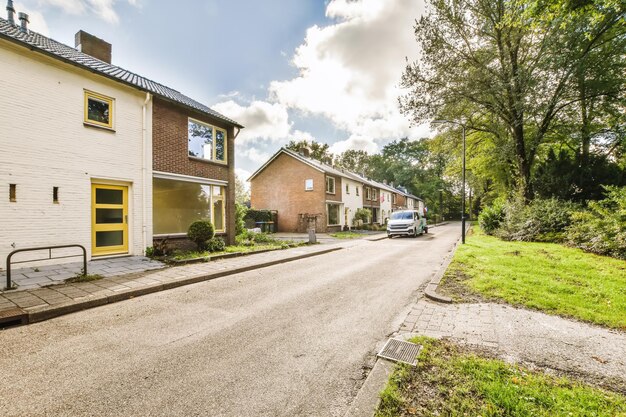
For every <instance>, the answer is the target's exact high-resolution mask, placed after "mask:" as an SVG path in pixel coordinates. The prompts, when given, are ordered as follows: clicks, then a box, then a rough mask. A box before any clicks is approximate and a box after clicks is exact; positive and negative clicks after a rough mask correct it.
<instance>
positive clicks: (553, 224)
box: [496, 198, 578, 242]
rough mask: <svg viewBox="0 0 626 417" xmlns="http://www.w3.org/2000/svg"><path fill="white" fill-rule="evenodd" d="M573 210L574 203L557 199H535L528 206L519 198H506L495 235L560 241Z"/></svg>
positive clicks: (528, 239)
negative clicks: (507, 200) (501, 217)
mask: <svg viewBox="0 0 626 417" xmlns="http://www.w3.org/2000/svg"><path fill="white" fill-rule="evenodd" d="M576 209H578V206H577V205H575V204H574V203H571V202H569V201H562V200H558V199H556V198H549V199H539V198H538V199H535V200H533V201H532V202H531V203H530V204H528V205H525V204H524V203H523V202H522V201H521V200H513V201H509V202H508V203H507V204H506V205H505V207H504V219H503V221H501V223H500V229H499V230H498V231H497V232H496V235H498V236H500V237H501V238H502V239H504V240H517V241H524V242H531V241H533V242H563V241H564V240H565V229H566V228H567V226H569V225H570V224H571V222H572V214H573V213H574V211H576Z"/></svg>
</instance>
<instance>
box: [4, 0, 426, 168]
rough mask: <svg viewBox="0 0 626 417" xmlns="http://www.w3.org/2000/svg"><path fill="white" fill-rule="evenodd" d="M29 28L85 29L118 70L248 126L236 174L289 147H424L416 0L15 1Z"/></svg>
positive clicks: (61, 34)
mask: <svg viewBox="0 0 626 417" xmlns="http://www.w3.org/2000/svg"><path fill="white" fill-rule="evenodd" d="M14 5H15V8H16V10H17V11H25V12H27V13H29V15H30V19H31V25H30V27H31V29H33V30H35V31H38V32H40V33H43V34H45V35H47V36H50V37H52V38H53V39H56V40H57V41H60V42H63V43H66V44H68V45H70V46H73V45H74V34H75V33H76V32H77V31H78V30H80V29H82V30H85V31H86V32H89V33H91V34H93V35H95V36H98V37H100V38H102V39H104V40H106V41H107V42H110V43H111V44H112V45H113V59H112V60H113V63H114V64H115V65H119V66H121V67H123V68H126V69H129V70H131V71H134V72H137V73H139V74H141V75H143V76H145V77H148V78H151V79H153V80H155V81H157V82H160V83H162V84H165V85H167V86H169V87H171V88H174V89H177V90H179V91H181V92H183V93H185V94H186V95H188V96H190V97H192V98H194V99H196V100H198V101H200V102H202V103H205V104H207V105H209V106H210V107H212V108H214V109H215V110H217V111H220V112H221V113H223V114H225V115H226V116H228V117H231V118H233V119H235V120H237V121H238V122H240V123H241V124H243V125H244V126H246V129H244V130H243V131H242V132H241V134H240V135H239V137H238V138H237V140H236V155H237V159H236V165H237V171H238V174H239V175H240V176H241V177H243V178H247V176H248V175H249V174H250V173H252V172H253V171H254V170H256V169H257V168H258V167H259V166H260V165H262V164H263V162H264V161H265V160H267V158H269V156H271V155H272V154H273V153H274V152H275V151H276V150H278V148H280V146H282V145H284V144H286V143H287V142H288V141H289V140H290V139H315V140H318V141H320V142H325V143H328V144H330V145H331V150H332V151H334V152H341V151H343V150H346V149H363V150H366V151H368V152H376V151H377V150H379V149H380V148H381V147H382V146H384V145H385V144H386V143H388V142H389V141H391V140H394V139H399V138H401V137H405V136H407V137H409V138H412V139H419V138H421V137H423V136H426V135H428V134H429V131H428V129H427V128H426V127H424V126H421V127H411V126H410V125H409V122H408V121H407V120H406V118H405V117H404V116H402V115H401V114H400V112H399V110H398V108H397V97H398V95H399V94H401V93H402V91H401V90H400V89H399V87H398V83H399V79H400V76H401V73H402V70H403V68H404V65H405V57H408V58H409V60H414V59H415V58H416V57H417V44H416V42H415V40H414V37H413V28H412V26H413V24H414V21H415V19H416V18H418V17H419V15H420V13H421V12H422V10H423V5H422V1H420V0H327V1H323V0H263V1H258V0H205V1H193V0H178V1H156V0H14Z"/></svg>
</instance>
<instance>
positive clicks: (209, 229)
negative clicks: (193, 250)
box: [187, 220, 215, 251]
mask: <svg viewBox="0 0 626 417" xmlns="http://www.w3.org/2000/svg"><path fill="white" fill-rule="evenodd" d="M213 236H215V229H214V228H213V224H211V222H210V221H208V220H197V221H195V222H193V223H191V226H189V230H187V237H188V238H189V240H191V241H192V242H194V243H195V244H196V246H197V247H198V250H201V251H204V250H206V249H207V247H206V242H207V241H208V240H209V239H212V238H213Z"/></svg>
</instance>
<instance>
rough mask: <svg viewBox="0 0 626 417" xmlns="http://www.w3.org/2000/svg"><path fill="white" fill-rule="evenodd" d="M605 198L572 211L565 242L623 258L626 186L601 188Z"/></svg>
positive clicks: (625, 227) (600, 253) (625, 249)
mask: <svg viewBox="0 0 626 417" xmlns="http://www.w3.org/2000/svg"><path fill="white" fill-rule="evenodd" d="M605 192H606V198H605V199H604V200H601V201H593V202H590V203H589V206H588V209H587V210H584V211H579V212H576V213H574V215H573V221H572V224H571V225H570V226H569V227H568V228H567V232H566V238H567V243H568V244H569V245H571V246H574V247H578V248H581V249H583V250H585V251H588V252H592V253H597V254H599V255H608V256H612V257H614V258H618V259H626V187H621V188H619V187H614V186H611V187H605Z"/></svg>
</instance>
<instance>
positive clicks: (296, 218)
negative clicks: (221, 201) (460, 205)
mask: <svg viewBox="0 0 626 417" xmlns="http://www.w3.org/2000/svg"><path fill="white" fill-rule="evenodd" d="M249 181H250V200H251V204H252V207H253V208H255V209H267V210H277V211H278V231H279V232H304V231H306V230H307V229H308V228H309V227H311V228H312V227H313V226H314V227H315V230H316V231H317V232H320V233H324V232H335V231H338V230H342V229H345V228H351V227H352V226H353V220H354V214H355V213H356V211H357V210H359V209H363V208H365V209H367V210H369V211H370V212H371V214H372V216H371V220H370V221H371V223H376V224H379V225H383V224H385V222H386V220H387V219H388V218H389V216H390V215H391V213H392V212H393V211H396V210H403V209H406V208H407V206H406V204H407V201H409V198H410V197H409V196H410V194H408V193H407V192H406V190H404V191H402V190H400V189H396V188H394V187H393V186H391V185H388V184H385V183H379V182H377V181H374V180H371V179H369V178H365V177H363V176H360V175H357V174H354V173H352V172H349V171H346V170H344V169H341V168H337V167H333V166H331V165H328V164H324V163H322V162H320V161H317V160H315V159H312V158H310V157H309V156H308V155H307V154H306V150H304V152H303V153H298V152H294V151H292V150H289V149H286V148H281V149H280V150H279V151H278V152H276V153H275V154H274V155H273V156H272V157H271V158H270V159H269V160H268V161H267V162H266V163H265V164H263V166H261V167H260V168H259V169H258V170H257V171H256V172H255V173H254V174H252V175H251V176H250V178H249ZM411 197H414V196H411ZM414 198H416V199H417V197H414ZM418 200H419V199H418Z"/></svg>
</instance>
